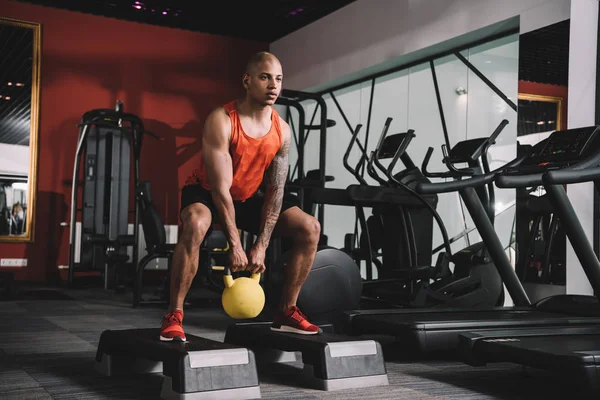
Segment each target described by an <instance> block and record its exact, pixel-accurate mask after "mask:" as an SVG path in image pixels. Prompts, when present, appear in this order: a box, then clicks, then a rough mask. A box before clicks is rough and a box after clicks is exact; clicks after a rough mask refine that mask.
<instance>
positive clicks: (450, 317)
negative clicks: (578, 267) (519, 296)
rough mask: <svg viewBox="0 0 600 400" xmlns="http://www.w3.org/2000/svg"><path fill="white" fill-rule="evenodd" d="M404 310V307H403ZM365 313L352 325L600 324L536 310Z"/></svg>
mask: <svg viewBox="0 0 600 400" xmlns="http://www.w3.org/2000/svg"><path fill="white" fill-rule="evenodd" d="M402 311H405V310H402ZM411 311H412V312H401V313H397V312H396V313H392V312H390V313H381V314H367V313H365V314H363V313H360V314H358V315H355V316H353V317H352V325H353V326H355V327H357V326H358V327H359V329H360V330H361V331H364V330H369V331H382V332H381V333H388V334H389V333H394V332H396V331H401V330H406V329H411V330H422V329H425V330H455V329H460V330H470V331H473V330H478V329H490V328H500V327H501V328H512V327H523V326H547V325H564V324H567V325H590V324H599V325H600V318H592V317H579V316H571V315H564V314H558V313H551V312H547V313H544V312H540V311H536V310H514V309H496V310H469V311H464V310H461V311H446V312H444V311H438V312H430V311H428V312H419V311H415V310H411Z"/></svg>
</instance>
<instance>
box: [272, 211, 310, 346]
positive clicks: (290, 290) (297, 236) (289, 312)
mask: <svg viewBox="0 0 600 400" xmlns="http://www.w3.org/2000/svg"><path fill="white" fill-rule="evenodd" d="M320 234H321V226H320V225H319V221H317V219H316V218H315V217H313V216H311V215H309V214H306V213H305V212H304V211H302V210H300V209H299V208H298V207H291V208H287V209H285V208H284V210H282V212H281V214H280V216H279V220H278V221H277V224H276V225H275V229H274V231H273V236H276V237H277V236H279V237H288V238H291V239H292V248H291V249H290V250H289V251H290V254H289V258H288V262H287V265H286V268H285V271H283V275H284V281H283V286H282V288H281V301H280V303H279V309H278V310H277V312H276V313H275V317H274V318H273V325H272V326H271V329H272V330H274V331H282V332H293V333H299V334H304V335H314V334H317V333H320V332H321V329H320V328H319V327H318V326H316V325H314V324H312V323H311V322H309V321H308V320H307V319H306V317H305V316H304V314H303V313H302V310H300V309H299V308H298V307H297V306H296V301H297V300H298V295H299V293H300V289H302V285H303V284H304V281H305V280H306V278H307V276H308V274H309V273H310V270H311V268H312V264H313V262H314V259H315V255H316V253H317V246H318V244H319V237H320ZM267 268H269V267H267Z"/></svg>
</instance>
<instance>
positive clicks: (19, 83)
mask: <svg viewBox="0 0 600 400" xmlns="http://www.w3.org/2000/svg"><path fill="white" fill-rule="evenodd" d="M17 86H25V84H24V83H21V82H17Z"/></svg>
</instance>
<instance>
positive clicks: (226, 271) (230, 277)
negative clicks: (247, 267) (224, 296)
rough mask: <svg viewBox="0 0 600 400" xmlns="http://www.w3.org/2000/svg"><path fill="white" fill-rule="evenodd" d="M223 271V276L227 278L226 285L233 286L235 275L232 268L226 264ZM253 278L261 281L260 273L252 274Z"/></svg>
mask: <svg viewBox="0 0 600 400" xmlns="http://www.w3.org/2000/svg"><path fill="white" fill-rule="evenodd" d="M223 273H224V276H223V278H224V279H225V285H226V286H227V287H231V286H233V283H234V279H233V275H232V274H231V268H229V267H228V266H226V267H225V268H223ZM252 279H254V280H255V281H257V282H260V274H252ZM228 282H230V284H228Z"/></svg>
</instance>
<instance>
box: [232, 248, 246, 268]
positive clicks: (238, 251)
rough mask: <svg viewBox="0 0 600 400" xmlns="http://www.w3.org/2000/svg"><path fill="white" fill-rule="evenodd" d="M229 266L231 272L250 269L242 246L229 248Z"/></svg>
mask: <svg viewBox="0 0 600 400" xmlns="http://www.w3.org/2000/svg"><path fill="white" fill-rule="evenodd" d="M229 265H230V266H231V267H230V268H231V272H238V271H245V270H246V269H247V268H248V257H246V252H245V251H244V249H243V247H242V246H232V247H230V248H229Z"/></svg>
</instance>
